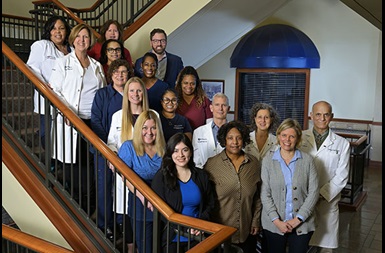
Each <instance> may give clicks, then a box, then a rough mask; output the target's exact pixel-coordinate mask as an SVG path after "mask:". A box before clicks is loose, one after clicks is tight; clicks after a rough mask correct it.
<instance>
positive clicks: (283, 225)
mask: <svg viewBox="0 0 385 253" xmlns="http://www.w3.org/2000/svg"><path fill="white" fill-rule="evenodd" d="M273 223H274V225H275V226H276V227H277V228H278V229H279V231H281V233H284V234H285V233H290V232H291V231H292V230H293V227H292V226H291V225H290V224H289V223H288V222H285V221H281V220H280V219H276V220H274V221H273Z"/></svg>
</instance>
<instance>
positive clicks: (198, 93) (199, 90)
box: [175, 66, 207, 107]
mask: <svg viewBox="0 0 385 253" xmlns="http://www.w3.org/2000/svg"><path fill="white" fill-rule="evenodd" d="M187 75H192V76H194V77H195V90H194V96H195V98H196V101H197V105H198V107H201V106H202V104H203V101H204V99H205V98H206V97H207V95H206V92H205V91H204V89H203V86H202V82H201V79H200V78H199V75H198V72H197V71H196V69H195V68H194V67H192V66H186V67H184V68H183V69H182V70H181V71H180V72H179V74H178V77H177V79H176V84H175V90H176V92H177V94H178V100H179V101H183V91H182V81H183V78H184V76H187ZM180 106H182V103H180V104H179V107H180Z"/></svg>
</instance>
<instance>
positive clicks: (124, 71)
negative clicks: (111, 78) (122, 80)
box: [112, 69, 128, 76]
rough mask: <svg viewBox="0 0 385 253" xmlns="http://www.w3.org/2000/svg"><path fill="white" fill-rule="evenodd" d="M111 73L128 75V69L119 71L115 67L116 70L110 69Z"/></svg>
mask: <svg viewBox="0 0 385 253" xmlns="http://www.w3.org/2000/svg"><path fill="white" fill-rule="evenodd" d="M112 74H114V75H117V76H120V75H123V76H126V75H128V71H127V70H122V71H119V70H117V69H116V70H114V71H112Z"/></svg>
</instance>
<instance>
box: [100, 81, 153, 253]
mask: <svg viewBox="0 0 385 253" xmlns="http://www.w3.org/2000/svg"><path fill="white" fill-rule="evenodd" d="M147 110H149V102H148V97H147V90H146V86H145V85H144V83H143V81H142V79H140V78H139V77H135V76H134V77H131V78H130V79H128V81H127V83H126V84H125V86H124V90H123V104H122V109H121V110H119V111H116V112H115V113H114V114H113V115H112V120H111V127H110V131H109V133H108V139H107V145H108V147H109V148H110V149H111V150H112V151H113V152H115V153H116V154H118V151H119V149H120V146H121V145H122V143H123V142H125V141H127V140H132V139H133V132H134V124H135V122H136V119H137V118H138V116H139V114H141V113H142V112H143V111H147ZM109 166H110V168H111V169H112V170H114V166H113V165H112V164H110V165H109ZM114 182H115V189H116V190H115V191H114V192H116V196H115V197H114V204H113V208H114V212H115V213H116V222H117V223H118V227H119V229H120V232H123V231H124V229H125V231H126V233H125V238H126V243H127V244H128V245H127V247H128V249H129V252H133V244H132V243H133V240H132V227H131V223H130V219H129V217H128V213H127V210H128V206H127V203H128V194H129V191H128V187H127V186H125V184H124V182H123V181H122V177H121V176H120V175H119V174H118V173H116V179H115V180H114ZM125 191H126V192H125ZM124 200H126V202H124ZM124 215H126V218H124ZM124 227H125V228H124Z"/></svg>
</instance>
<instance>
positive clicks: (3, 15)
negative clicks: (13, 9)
mask: <svg viewBox="0 0 385 253" xmlns="http://www.w3.org/2000/svg"><path fill="white" fill-rule="evenodd" d="M1 16H2V17H6V18H13V19H20V20H26V21H33V18H28V17H22V16H15V15H10V14H5V13H2V14H1Z"/></svg>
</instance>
